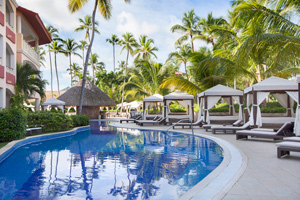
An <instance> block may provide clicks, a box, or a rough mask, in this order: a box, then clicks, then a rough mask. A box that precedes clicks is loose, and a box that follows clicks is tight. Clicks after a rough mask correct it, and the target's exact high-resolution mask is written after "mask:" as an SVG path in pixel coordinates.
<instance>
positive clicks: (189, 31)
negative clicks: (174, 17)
mask: <svg viewBox="0 0 300 200" xmlns="http://www.w3.org/2000/svg"><path fill="white" fill-rule="evenodd" d="M198 21H199V17H197V16H196V14H195V11H194V9H193V10H191V11H189V12H188V13H184V15H183V18H182V24H183V25H180V24H176V25H174V26H172V28H171V31H172V33H174V32H179V33H184V35H183V36H181V37H180V38H179V39H178V40H177V41H176V45H180V44H181V43H182V42H184V41H186V40H188V38H189V37H190V39H191V47H192V51H193V52H194V43H193V40H192V39H193V37H194V36H196V35H200V34H201V31H199V30H198V27H197V24H198Z"/></svg>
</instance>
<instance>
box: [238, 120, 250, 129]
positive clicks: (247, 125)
mask: <svg viewBox="0 0 300 200" xmlns="http://www.w3.org/2000/svg"><path fill="white" fill-rule="evenodd" d="M249 126H250V121H249V122H247V123H245V124H244V125H243V126H240V127H241V128H244V129H246V128H248V127H249Z"/></svg>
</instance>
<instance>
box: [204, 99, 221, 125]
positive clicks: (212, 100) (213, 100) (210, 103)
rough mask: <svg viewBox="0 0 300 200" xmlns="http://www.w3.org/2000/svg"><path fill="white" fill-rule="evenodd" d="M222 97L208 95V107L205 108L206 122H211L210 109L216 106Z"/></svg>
mask: <svg viewBox="0 0 300 200" xmlns="http://www.w3.org/2000/svg"><path fill="white" fill-rule="evenodd" d="M220 98H221V96H211V97H207V108H206V109H205V111H206V123H208V124H210V119H209V109H211V108H212V107H214V105H215V104H217V103H218V101H219V100H220Z"/></svg>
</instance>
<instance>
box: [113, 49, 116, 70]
mask: <svg viewBox="0 0 300 200" xmlns="http://www.w3.org/2000/svg"><path fill="white" fill-rule="evenodd" d="M113 57H114V73H115V71H116V67H115V44H113Z"/></svg>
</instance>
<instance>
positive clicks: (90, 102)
mask: <svg viewBox="0 0 300 200" xmlns="http://www.w3.org/2000/svg"><path fill="white" fill-rule="evenodd" d="M81 86H82V80H80V81H78V82H77V83H76V84H75V85H73V86H72V87H71V88H70V89H68V90H67V91H66V92H65V93H64V94H62V95H60V96H59V97H58V98H57V99H59V100H61V101H64V102H65V103H66V104H65V106H76V107H77V109H76V110H77V111H78V110H79V108H78V107H79V100H80V93H81ZM101 106H116V103H115V102H114V101H113V100H112V99H111V98H110V97H109V96H108V95H107V94H105V93H104V92H103V91H102V90H100V89H99V88H98V87H97V86H95V85H94V84H93V83H91V82H90V81H89V80H86V83H85V91H84V97H83V104H82V114H84V115H87V116H88V117H89V118H90V119H97V118H98V116H99V107H101Z"/></svg>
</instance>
